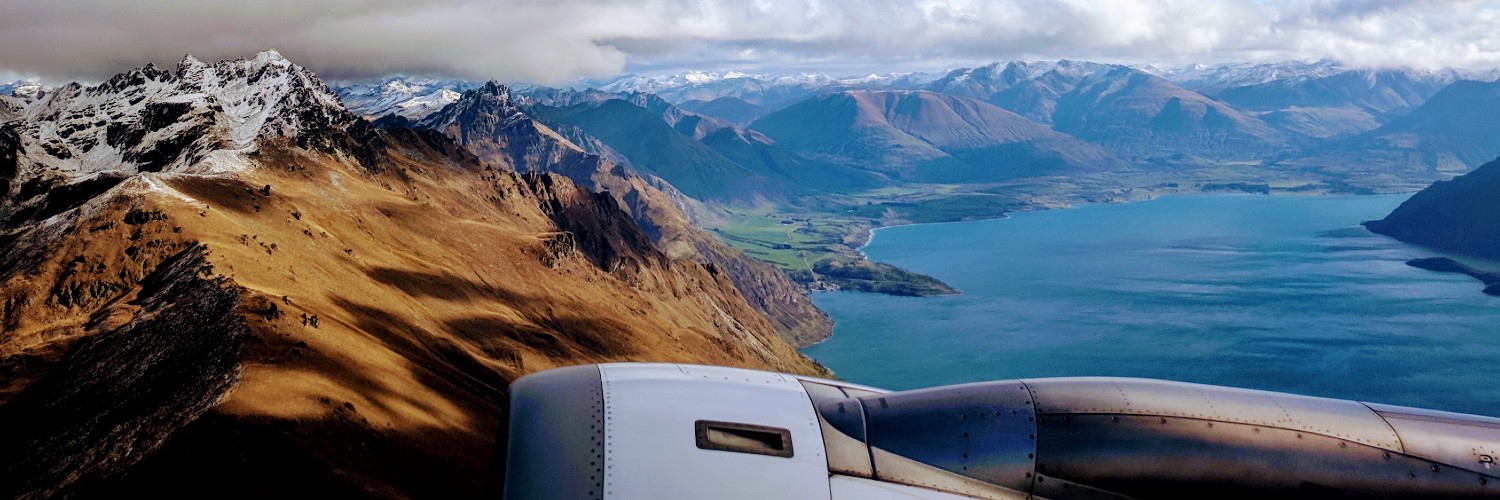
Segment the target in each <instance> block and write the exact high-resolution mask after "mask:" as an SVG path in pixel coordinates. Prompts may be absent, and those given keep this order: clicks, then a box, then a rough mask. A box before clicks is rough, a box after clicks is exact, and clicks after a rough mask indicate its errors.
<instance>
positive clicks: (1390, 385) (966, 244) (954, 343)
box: [803, 195, 1500, 416]
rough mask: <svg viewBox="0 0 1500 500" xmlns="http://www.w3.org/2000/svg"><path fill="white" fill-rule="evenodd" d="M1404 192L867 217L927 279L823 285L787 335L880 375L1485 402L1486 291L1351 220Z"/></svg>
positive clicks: (890, 379)
mask: <svg viewBox="0 0 1500 500" xmlns="http://www.w3.org/2000/svg"><path fill="white" fill-rule="evenodd" d="M1405 198H1406V196H1253V195H1242V196H1240V195H1203V196H1178V197H1166V198H1162V199H1158V200H1154V201H1149V202H1140V203H1129V204H1123V205H1089V206H1084V207H1080V208H1075V209H1068V210H1055V211H1045V212H1032V213H1021V214H1015V215H1013V216H1012V217H1011V218H1009V219H1002V220H986V221H975V222H961V223H951V224H928V225H915V226H902V227H893V228H887V229H882V230H880V231H878V232H877V233H876V235H875V237H874V238H873V240H872V241H871V243H870V245H869V246H867V247H866V248H865V252H866V253H867V254H868V255H869V256H870V258H871V259H873V260H877V261H881V262H888V263H891V264H894V265H897V266H900V267H903V268H906V269H910V270H913V271H917V272H921V273H926V274H930V275H932V276H936V277H938V278H940V279H942V280H944V281H946V282H948V283H949V284H952V285H953V286H955V287H958V288H959V289H961V290H963V292H964V293H963V294H962V295H955V296H945V297H926V298H912V297H893V296H886V295H876V294H865V293H851V292H829V293H819V294H815V295H814V296H813V298H814V301H815V302H816V303H817V305H818V306H819V307H821V308H823V309H824V310H826V311H828V312H829V314H831V315H832V316H833V318H834V320H835V321H836V323H837V326H836V327H835V328H834V335H833V338H832V339H830V340H828V341H826V342H824V343H821V344H818V345H815V346H812V347H809V348H807V349H805V350H804V351H803V352H805V353H806V354H808V355H810V356H812V357H813V358H815V359H817V360H818V361H819V362H821V363H823V364H824V365H825V366H827V367H828V368H830V369H832V370H833V371H834V372H835V373H836V374H837V375H838V376H839V377H840V378H843V379H845V380H849V381H852V382H856V383H862V384H868V385H873V386H878V387H884V388H888V389H908V388H916V387H925V386H931V385H938V384H951V383H960V382H972V381H981V380H995V379H1013V378H1036V377H1056V376H1082V375H1107V376H1131V377H1150V378H1163V379H1172V380H1181V381H1186V382H1199V383H1208V384H1219V385H1229V386H1237V387H1249V388H1257V389H1269V390H1277V391H1287V392H1295V393H1300V394H1309V395H1318V396H1330V397H1339V398H1349V399H1358V400H1363V401H1371V402H1381V403H1392V404H1400V405H1412V406H1423V407H1430V408H1436V409H1445V410H1452V411H1461V412H1468V413H1480V414H1488V415H1497V416H1500V383H1497V382H1500V378H1497V377H1500V297H1490V296H1487V295H1484V294H1483V293H1481V292H1480V290H1481V289H1482V288H1483V287H1482V286H1481V285H1480V283H1479V282H1478V281H1476V280H1474V279H1471V278H1469V277H1467V276H1462V275H1456V274H1441V273H1436V272H1431V271H1424V270H1421V269H1416V268H1413V267H1409V266H1407V265H1405V262H1406V261H1407V260H1409V259H1412V258H1417V257H1430V256H1433V255H1436V253H1435V252H1433V251H1431V250H1428V249H1424V248H1420V247H1415V246H1412V245H1407V244H1404V243H1401V242H1398V241H1395V240H1392V239H1389V238H1386V237H1383V236H1379V235H1376V234H1372V233H1370V232H1368V231H1365V230H1364V228H1362V227H1360V226H1359V222H1361V221H1364V220H1369V219H1378V218H1381V217H1384V216H1385V215H1386V214H1388V213H1390V211H1391V210H1392V209H1394V208H1395V207H1396V206H1397V205H1399V204H1400V203H1401V201H1402V200H1404V199H1405Z"/></svg>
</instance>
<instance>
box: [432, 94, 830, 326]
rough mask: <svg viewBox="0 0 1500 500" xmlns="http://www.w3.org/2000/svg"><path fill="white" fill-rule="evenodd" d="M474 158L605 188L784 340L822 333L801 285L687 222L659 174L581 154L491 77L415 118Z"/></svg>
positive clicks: (679, 199)
mask: <svg viewBox="0 0 1500 500" xmlns="http://www.w3.org/2000/svg"><path fill="white" fill-rule="evenodd" d="M421 125H422V126H423V127H427V128H431V129H434V130H438V131H440V132H442V133H444V134H445V135H447V136H449V137H451V138H453V139H454V140H456V141H458V142H460V143H462V144H463V145H464V146H465V147H467V148H469V149H470V150H471V151H473V152H474V153H475V154H477V155H479V157H480V158H481V159H483V160H484V161H487V162H491V163H495V164H498V165H504V166H506V167H508V168H510V169H512V170H516V171H521V172H553V173H558V174H562V175H565V176H567V177H568V178H570V179H572V180H573V181H574V182H577V183H578V184H579V185H581V186H584V187H587V188H589V189H591V190H593V191H597V192H606V193H609V194H610V195H611V196H613V197H614V198H615V199H616V200H617V201H618V202H619V203H620V205H621V206H622V207H623V208H624V209H625V210H626V211H627V212H629V213H630V214H631V216H632V217H634V218H635V220H636V222H637V223H639V224H640V225H641V226H642V227H643V228H644V229H645V230H646V233H647V234H648V235H650V236H651V238H652V239H653V240H654V241H655V242H656V244H657V245H658V246H659V247H660V248H662V249H663V250H664V251H666V252H667V255H668V256H670V257H671V258H673V259H681V258H688V259H693V260H698V261H700V262H702V263H704V264H706V265H710V266H712V267H713V268H715V269H718V270H721V271H723V272H725V273H726V274H727V275H728V277H729V279H730V280H731V281H732V282H733V283H734V285H735V286H736V288H738V290H739V291H740V293H741V294H743V295H744V297H745V299H746V300H748V301H749V302H750V304H751V305H752V306H754V307H755V308H756V309H757V310H759V311H760V312H762V313H764V314H765V315H766V317H767V318H769V319H770V320H771V323H772V325H773V326H775V327H776V330H777V332H779V333H781V335H782V337H784V338H786V339H787V340H788V341H791V342H792V343H794V344H796V345H799V346H805V345H809V344H812V343H814V342H817V341H820V340H823V339H826V338H828V336H829V335H831V334H832V332H833V321H832V320H831V319H829V317H828V315H827V314H826V313H824V312H823V311H821V310H819V309H818V308H817V307H816V306H814V305H813V303H812V300H811V299H810V298H809V297H808V296H807V294H806V292H805V291H804V290H803V289H802V287H800V286H798V285H797V284H796V283H794V282H792V281H791V279H790V278H787V276H786V275H785V274H784V273H782V272H781V271H780V270H779V269H777V268H776V267H775V266H773V265H771V264H768V263H765V262H762V261H759V260H756V259H755V258H752V257H750V256H748V255H745V254H744V253H743V252H740V251H738V250H735V249H732V248H730V247H729V246H728V245H725V244H724V243H723V242H721V241H719V240H718V239H717V238H715V237H714V236H713V235H711V234H709V233H708V232H706V231H704V230H702V229H700V228H698V227H697V226H695V225H693V223H692V221H691V220H690V219H689V217H688V216H687V215H686V213H685V210H686V209H685V208H684V207H686V206H688V205H690V204H693V203H696V201H694V200H692V199H690V198H688V197H686V196H684V195H683V194H682V193H679V192H677V190H676V189H674V188H673V187H672V186H671V185H669V184H667V183H666V182H664V181H662V180H660V179H655V178H651V179H649V180H648V179H647V178H646V177H645V176H642V175H639V174H637V173H636V172H634V171H633V170H631V169H630V168H628V167H625V166H622V165H618V164H615V163H614V162H611V161H609V160H607V159H604V158H601V157H599V156H596V155H593V154H589V153H586V152H584V151H583V150H582V149H580V148H579V147H578V146H575V145H574V144H573V143H572V142H570V141H568V140H567V139H565V138H563V137H562V136H561V135H559V134H557V133H556V132H554V131H553V130H552V129H550V128H548V127H547V126H546V125H543V124H541V123H539V122H537V121H536V120H534V119H532V118H531V117H530V116H527V115H526V114H525V113H524V112H523V111H522V110H521V109H520V108H519V107H517V106H516V105H515V103H514V102H513V101H512V99H511V95H510V90H509V89H508V88H506V87H504V86H502V85H498V84H495V83H493V82H491V83H489V84H486V85H485V86H483V87H481V88H479V89H475V90H472V91H469V92H466V93H465V94H464V96H463V98H461V99H460V100H459V101H458V102H457V103H454V104H452V105H450V106H448V107H447V108H445V109H443V110H441V111H439V112H437V113H435V114H433V115H432V116H430V117H428V118H427V119H425V120H423V121H422V123H421Z"/></svg>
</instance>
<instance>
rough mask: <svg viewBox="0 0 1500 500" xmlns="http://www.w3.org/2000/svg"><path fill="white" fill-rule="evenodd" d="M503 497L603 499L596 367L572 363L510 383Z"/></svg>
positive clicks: (601, 427) (600, 403)
mask: <svg viewBox="0 0 1500 500" xmlns="http://www.w3.org/2000/svg"><path fill="white" fill-rule="evenodd" d="M510 394H511V396H510V401H511V403H510V410H511V416H510V445H509V447H508V449H507V452H506V455H507V457H508V459H507V460H506V463H505V467H506V473H505V476H506V479H507V481H506V483H505V497H506V498H518V499H520V498H524V499H533V498H536V499H551V498H556V499H569V500H571V499H590V498H593V499H597V498H603V497H604V399H603V391H602V387H601V383H600V379H599V368H598V367H597V366H594V365H588V366H574V367H568V368H560V369H556V370H551V371H546V372H542V373H538V374H534V375H528V376H525V377H522V378H521V379H520V380H517V381H515V382H514V383H512V384H511V385H510Z"/></svg>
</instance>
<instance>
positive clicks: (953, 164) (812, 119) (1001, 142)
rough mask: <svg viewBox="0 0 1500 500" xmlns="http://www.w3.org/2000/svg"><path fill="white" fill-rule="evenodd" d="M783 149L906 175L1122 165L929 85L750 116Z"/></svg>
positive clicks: (1018, 173) (948, 177)
mask: <svg viewBox="0 0 1500 500" xmlns="http://www.w3.org/2000/svg"><path fill="white" fill-rule="evenodd" d="M750 128H751V130H755V131H758V132H762V133H764V134H766V135H767V136H768V137H770V138H772V139H774V140H776V141H777V144H780V145H782V146H784V147H786V148H788V149H789V150H791V151H793V152H796V153H801V154H804V155H807V156H809V157H811V158H815V159H818V160H822V161H826V162H831V163H846V164H848V165H851V166H857V167H859V168H864V169H868V170H872V171H875V172H878V173H880V174H882V175H885V176H888V177H890V178H892V179H896V180H903V181H913V182H993V181H998V180H1004V179H1011V178H1017V177H1025V176H1036V175H1047V174H1054V173H1060V172H1070V173H1089V172H1097V171H1103V170H1108V169H1111V168H1122V167H1123V166H1124V163H1123V162H1121V161H1120V160H1118V159H1116V158H1114V157H1113V156H1112V155H1110V154H1109V153H1107V152H1105V151H1104V150H1102V149H1100V148H1098V147H1096V146H1093V145H1090V144H1087V143H1085V142H1083V141H1080V140H1078V139H1075V138H1072V137H1070V136H1068V135H1065V134H1062V133H1059V132H1055V131H1053V130H1051V129H1048V128H1047V127H1044V126H1041V125H1039V124H1037V123H1035V122H1032V121H1030V120H1027V119H1025V118H1023V117H1021V116H1019V115H1016V114H1015V113H1011V112H1009V111H1006V110H1004V109H1001V108H999V107H996V106H992V105H989V104H986V103H983V102H979V101H976V100H972V99H964V98H961V97H954V96H951V95H946V94H938V93H934V92H928V91H868V90H856V91H844V92H838V93H832V94H825V95H822V96H819V97H815V98H812V99H808V100H806V101H803V102H801V103H798V104H796V105H793V106H791V107H789V108H786V109H783V110H781V111H778V112H776V113H772V114H771V115H768V116H766V117H763V118H761V119H759V120H756V121H755V122H754V123H752V124H751V125H750Z"/></svg>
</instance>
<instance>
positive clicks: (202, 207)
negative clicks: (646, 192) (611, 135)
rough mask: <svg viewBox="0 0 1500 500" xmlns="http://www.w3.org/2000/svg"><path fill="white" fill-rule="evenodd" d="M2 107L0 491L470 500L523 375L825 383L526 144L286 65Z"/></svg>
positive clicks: (762, 317) (206, 72) (727, 297)
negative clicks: (756, 377)
mask: <svg viewBox="0 0 1500 500" xmlns="http://www.w3.org/2000/svg"><path fill="white" fill-rule="evenodd" d="M482 90H485V89H479V90H476V91H475V92H476V93H475V94H474V95H478V96H480V97H483V96H484V95H490V96H492V97H494V98H495V99H492V101H499V94H501V93H502V92H500V91H498V90H497V89H489V92H488V94H482V93H479V92H480V91H482ZM429 94H430V93H429ZM470 100H471V101H474V100H476V99H470ZM461 101H462V99H460V101H455V102H454V103H451V104H450V105H449V106H445V108H444V109H457V105H458V104H459V103H460V102H461ZM4 102H5V105H6V106H7V108H8V109H9V111H7V114H6V115H5V118H4V119H3V121H0V242H3V244H0V300H3V301H4V304H5V305H4V307H3V309H0V325H3V328H0V426H4V429H5V432H4V433H0V496H6V497H11V498H41V497H57V496H72V497H97V496H131V495H136V494H139V495H151V496H189V495H193V496H197V495H202V494H204V492H214V493H212V494H214V495H216V496H230V497H246V498H250V497H258V498H264V497H271V496H326V497H350V496H361V497H364V496H374V497H392V498H395V497H412V496H441V497H479V496H482V495H484V494H485V492H486V490H487V488H496V487H497V486H498V485H494V484H486V481H487V478H490V477H492V476H493V470H492V467H493V466H494V465H495V464H496V462H495V461H494V460H493V457H494V455H495V453H496V450H495V442H496V439H497V433H498V432H501V431H500V429H502V426H501V422H502V420H501V419H502V418H503V416H504V401H505V400H506V398H507V395H506V392H505V388H506V386H507V384H508V383H509V382H510V381H511V380H514V379H515V378H516V377H519V376H521V375H523V374H526V373H530V372H534V371H538V370H543V369H547V368H550V367H556V366H561V365H565V364H574V363H580V362H603V361H615V360H654V361H669V362H695V363H706V364H720V365H731V366H746V367H757V368H764V369H770V370H776V371H783V372H792V373H805V374H818V373H826V372H824V371H822V370H821V369H820V368H819V367H817V366H816V365H815V364H814V363H812V362H811V361H810V360H808V359H806V358H804V357H802V356H801V355H799V354H798V353H797V352H796V351H795V350H794V347H793V346H792V344H790V343H788V342H787V341H786V340H784V339H783V334H781V333H778V327H777V326H775V325H773V324H772V321H771V320H770V319H768V318H767V316H766V314H765V313H763V312H761V311H762V310H766V307H764V305H762V306H761V307H760V308H757V306H753V305H752V304H751V303H750V302H749V301H748V300H747V298H746V294H744V293H742V292H741V291H740V290H739V288H737V287H738V286H739V285H737V284H736V283H735V282H734V281H732V280H731V279H730V278H729V276H727V274H728V272H726V270H725V269H724V268H723V267H721V266H720V265H719V264H717V263H715V261H712V260H709V259H708V258H707V257H704V258H701V259H699V258H682V257H678V256H675V255H674V253H675V252H676V250H674V244H673V243H670V242H668V243H666V244H664V245H658V244H657V243H656V242H655V241H653V236H652V234H651V233H652V232H653V231H660V232H661V233H665V232H666V230H665V228H661V227H657V228H648V227H643V226H642V224H641V223H639V222H637V218H635V217H633V214H632V213H630V212H628V211H627V210H626V209H625V207H627V206H629V202H630V200H631V196H630V195H629V194H622V195H621V196H620V197H616V196H615V195H613V194H612V193H601V192H595V191H593V190H592V189H590V188H587V187H580V186H579V184H577V183H575V182H573V181H572V180H570V178H569V177H567V176H563V175H557V174H553V173H549V172H552V171H554V170H555V171H570V172H571V171H573V170H572V166H574V165H594V166H604V165H606V163H605V162H602V161H601V160H599V159H597V158H590V157H588V156H587V155H582V154H579V153H578V152H577V151H576V150H573V149H569V148H568V147H567V146H566V144H565V143H564V142H563V141H560V140H557V138H556V137H554V136H548V135H546V133H545V131H544V130H542V129H540V128H534V129H532V135H529V136H528V135H526V134H525V133H521V132H517V133H516V134H515V135H512V136H507V137H515V138H517V139H516V141H515V142H511V143H506V142H503V141H499V140H492V141H491V143H492V144H493V145H494V146H495V148H496V149H493V150H488V151H482V152H483V153H484V154H482V155H481V154H478V153H476V152H474V151H471V150H470V149H468V148H467V147H466V146H465V145H464V144H461V143H459V142H456V141H454V140H453V139H450V138H449V136H447V135H445V132H451V131H452V130H454V128H453V127H450V126H448V124H447V123H446V122H438V121H436V120H434V121H433V122H430V123H428V125H429V127H427V128H423V127H417V128H412V127H409V126H408V127H402V126H394V125H392V124H389V123H387V124H385V125H386V126H381V127H377V126H375V125H374V124H372V123H371V122H369V121H367V120H366V119H364V118H361V117H360V116H359V115H358V114H356V113H355V112H351V111H350V110H349V109H347V108H346V107H345V106H344V104H343V103H342V102H340V99H339V98H338V97H337V96H336V95H335V94H334V93H333V92H332V91H331V90H330V88H329V87H328V86H326V85H324V83H323V82H322V81H321V80H319V79H318V78H317V77H316V76H315V75H313V74H312V73H311V72H309V71H307V70H306V69H304V68H302V67H300V66H297V65H295V64H292V63H291V62H289V61H287V60H286V59H285V58H283V57H282V56H281V55H280V54H277V53H275V52H266V53H262V54H259V55H257V56H255V57H252V58H248V59H242V60H235V61H225V62H219V63H204V62H201V61H198V60H196V59H192V58H186V59H184V60H183V61H182V62H181V63H179V64H178V65H176V67H174V68H158V67H156V66H150V65H148V66H146V67H143V68H139V69H135V70H131V71H128V72H125V73H122V74H119V75H117V76H115V77H113V78H110V79H109V80H107V81H105V82H102V83H100V84H97V85H81V84H69V85H64V86H61V87H58V88H56V89H54V90H51V91H49V92H47V93H45V94H43V95H41V96H40V97H39V98H37V99H35V100H27V99H10V98H7V99H6V100H4ZM454 116H455V117H456V119H457V120H458V121H457V122H455V123H457V124H459V125H458V128H463V127H466V126H467V127H470V130H484V129H483V128H482V127H479V128H475V125H483V126H489V127H491V128H492V129H494V130H504V129H505V127H506V126H507V125H522V124H523V123H522V120H521V119H519V118H518V117H516V116H514V115H511V114H506V113H495V114H490V115H486V114H484V113H475V114H469V115H464V114H462V113H458V114H455V115H454ZM486 116H488V117H490V118H493V119H494V120H493V121H492V122H485V121H484V120H485V119H487V118H485V117H486ZM462 117H471V118H474V120H472V121H464V118H462ZM394 120H395V119H394V118H393V119H392V121H394ZM437 129H443V130H444V131H439V130H437ZM517 130H524V127H520V128H518V129H517ZM528 137H529V138H530V139H532V140H534V142H532V143H529V144H522V143H521V142H520V141H521V140H523V139H525V138H528ZM491 139H494V137H493V136H492V137H491ZM532 146H535V147H532ZM516 159H523V160H525V161H524V162H519V163H518V162H517V161H515V160H516ZM554 162H558V163H559V164H554ZM604 170H606V171H610V170H612V169H608V168H605V169H604ZM601 173H604V174H608V173H610V172H601ZM610 179H611V180H609V182H626V180H624V179H625V178H624V177H611V178H610ZM599 185H600V186H602V185H604V182H601V183H600V184H599ZM660 192H663V193H665V192H666V191H664V190H663V191H660ZM622 199H623V200H624V202H623V203H622ZM668 204H670V202H668ZM644 206H645V205H638V207H644ZM652 206H653V207H654V206H656V205H652ZM641 220H658V219H653V218H649V217H644V218H641ZM658 237H659V236H658ZM730 262H738V261H733V260H731V261H730ZM800 299H801V300H803V301H805V300H806V298H805V297H800ZM758 300H772V301H774V300H778V298H777V297H769V298H767V297H761V298H759V299H758ZM792 300H795V299H792ZM783 319H784V318H783ZM807 321H808V322H810V323H808V324H810V325H812V328H813V329H816V328H819V326H818V325H817V323H816V322H817V321H818V318H816V317H812V318H808V319H807ZM823 321H825V322H826V318H825V319H823ZM498 437H503V436H498ZM502 452H503V451H502Z"/></svg>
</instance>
